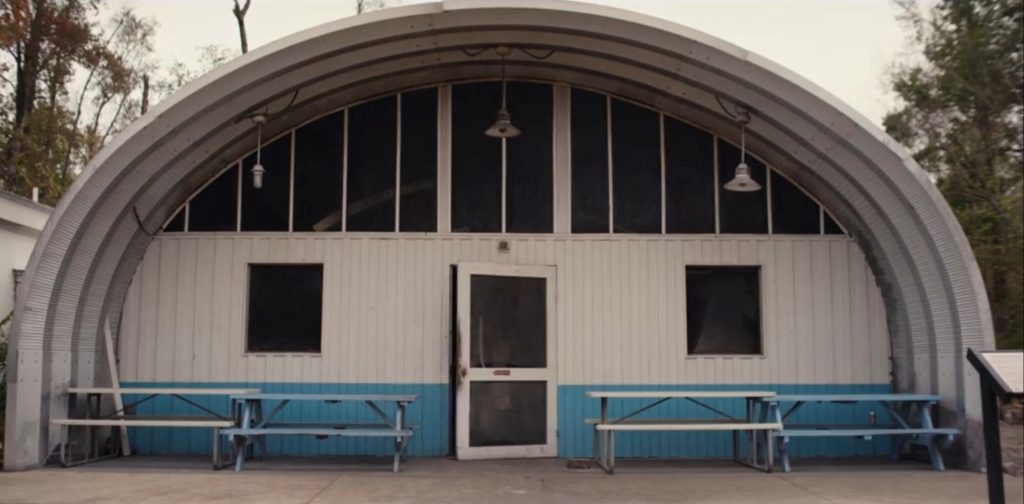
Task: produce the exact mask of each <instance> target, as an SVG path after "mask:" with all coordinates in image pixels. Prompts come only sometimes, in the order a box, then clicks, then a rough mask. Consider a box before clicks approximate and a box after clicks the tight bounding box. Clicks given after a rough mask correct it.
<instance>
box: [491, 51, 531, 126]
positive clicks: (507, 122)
mask: <svg viewBox="0 0 1024 504" xmlns="http://www.w3.org/2000/svg"><path fill="white" fill-rule="evenodd" d="M495 52H496V53H498V55H499V56H501V108H500V109H498V118H497V120H495V121H494V124H492V125H491V127H490V128H487V130H486V131H484V134H485V135H487V136H489V137H494V138H515V137H517V136H519V135H521V134H522V131H519V128H517V127H515V126H514V125H513V124H512V114H509V113H508V109H506V108H505V106H506V105H505V95H506V92H505V87H506V85H505V56H508V55H509V54H510V53H511V52H512V49H511V48H509V47H507V46H498V48H497V49H495Z"/></svg>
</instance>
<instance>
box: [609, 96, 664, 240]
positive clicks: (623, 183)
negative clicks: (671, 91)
mask: <svg viewBox="0 0 1024 504" xmlns="http://www.w3.org/2000/svg"><path fill="white" fill-rule="evenodd" d="M658 122H659V119H658V113H657V112H654V111H652V110H648V109H645V108H643V107H638V106H636V105H632V104H629V103H626V102H623V101H619V100H612V174H613V180H612V191H613V192H614V195H613V198H612V216H613V218H614V220H615V232H616V233H660V232H661V148H660V144H661V128H660V126H659V123H658Z"/></svg>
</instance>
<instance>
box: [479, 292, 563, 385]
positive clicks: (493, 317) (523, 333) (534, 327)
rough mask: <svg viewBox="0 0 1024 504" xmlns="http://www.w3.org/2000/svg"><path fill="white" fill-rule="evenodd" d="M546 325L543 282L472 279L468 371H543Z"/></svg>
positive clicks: (545, 296) (545, 293)
mask: <svg viewBox="0 0 1024 504" xmlns="http://www.w3.org/2000/svg"><path fill="white" fill-rule="evenodd" d="M547 320H548V319H547V280H545V279H543V278H531V277H506V276H491V275H473V276H472V278H471V279H470V338H471V339H470V344H469V351H470V356H469V361H470V365H471V366H472V367H494V368H522V367H532V368H542V367H545V366H546V365H547Z"/></svg>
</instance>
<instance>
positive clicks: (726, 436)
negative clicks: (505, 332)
mask: <svg viewBox="0 0 1024 504" xmlns="http://www.w3.org/2000/svg"><path fill="white" fill-rule="evenodd" d="M588 390H604V391H657V390H693V391H712V390H715V391H723V390H744V391H746V390H769V391H774V392H776V393H778V394H869V393H872V394H882V393H888V392H891V391H892V387H891V386H890V385H888V384H870V385H691V386H679V385H563V386H560V387H558V430H559V438H558V456H559V457H590V456H591V452H592V451H593V443H594V441H593V439H594V437H593V432H594V431H593V428H592V427H590V426H588V425H585V424H584V420H585V419H587V418H598V417H600V416H601V408H600V404H601V403H600V401H599V400H597V399H591V398H588V397H585V396H584V395H583V394H584V392H586V391H588ZM652 402H654V401H653V400H645V399H629V400H611V401H609V402H608V416H609V417H616V416H622V415H626V414H629V413H631V412H633V411H636V410H638V409H640V408H642V407H644V406H646V405H648V404H651V403H652ZM703 402H704V403H705V404H707V405H709V406H711V407H713V408H715V409H718V410H720V411H723V412H725V413H728V414H729V415H732V416H736V417H742V416H743V415H744V411H743V409H744V403H743V401H742V400H736V399H711V400H706V401H703ZM869 411H875V412H876V414H877V417H876V419H877V422H878V423H888V422H889V421H890V417H889V415H888V413H887V412H883V411H882V406H881V405H879V404H877V403H876V404H853V405H850V404H805V405H804V407H803V408H801V409H800V410H799V411H797V412H796V413H794V414H793V415H792V416H791V417H790V419H791V420H789V421H792V422H794V423H809V424H824V423H840V424H858V423H861V424H867V422H868V412H869ZM714 417H715V414H714V413H712V412H710V411H708V410H706V409H704V408H701V407H700V406H697V405H695V404H693V403H691V402H688V401H685V400H681V399H673V400H670V401H667V402H665V403H662V404H660V405H658V406H655V407H654V408H651V409H649V410H647V411H645V412H643V413H641V414H639V415H637V416H636V417H635V418H714ZM889 446H890V445H889V439H887V438H876V439H875V440H872V441H862V440H856V439H851V438H800V439H793V440H791V442H790V454H791V455H793V456H794V457H800V456H804V457H806V456H815V457H851V456H876V455H883V454H888V453H889ZM615 456H617V457H636V458H725V457H731V456H732V434H731V433H729V432H642V433H641V432H620V433H617V434H616V435H615Z"/></svg>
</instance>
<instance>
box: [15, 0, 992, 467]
mask: <svg viewBox="0 0 1024 504" xmlns="http://www.w3.org/2000/svg"><path fill="white" fill-rule="evenodd" d="M503 77H506V78H507V86H504V85H503V81H502V80H501V79H502V78H503ZM503 90H505V91H504V93H503ZM502 107H504V108H507V109H508V111H509V112H510V113H511V117H512V123H513V124H514V125H515V126H516V127H517V128H518V129H519V130H521V133H522V134H521V135H519V136H516V137H511V138H494V137H492V136H488V135H486V134H485V130H487V129H488V128H489V127H490V126H491V124H492V123H493V122H494V120H495V117H496V111H497V110H498V109H499V108H502ZM748 114H749V117H750V120H749V124H748V125H747V126H746V130H745V134H744V133H742V132H741V130H742V128H741V125H742V123H743V122H744V119H745V117H746V116H747V115H748ZM256 115H262V116H265V117H267V119H268V121H267V122H266V124H265V125H264V126H262V129H261V130H260V133H259V135H260V136H259V140H260V141H259V142H258V132H257V126H256V125H254V122H253V121H252V117H253V116H256ZM492 133H493V132H492ZM744 138H745V148H746V149H747V150H748V151H749V152H747V154H746V164H747V165H749V168H750V171H751V175H752V178H753V180H754V181H755V182H756V183H757V184H758V185H759V186H760V189H759V190H756V191H752V192H737V191H734V190H730V188H726V187H725V186H726V185H727V182H728V181H729V180H730V179H732V178H733V177H734V176H735V175H736V173H737V170H736V168H737V165H738V163H740V160H741V157H742V154H741V150H742V149H741V148H740V147H739V146H740V145H741V144H742V143H743V141H744ZM257 156H258V157H259V159H260V162H259V165H260V166H261V167H262V168H263V170H262V171H261V170H260V169H257V168H256V165H257V162H256V159H257ZM257 179H260V180H259V181H257ZM54 215H55V217H54V219H53V221H52V222H51V223H50V224H49V226H48V227H47V229H46V231H45V233H44V235H43V237H42V239H41V241H40V245H39V247H38V249H37V252H36V254H35V259H34V261H33V263H32V265H31V266H30V269H29V273H28V275H27V284H26V286H27V292H26V295H25V296H24V298H23V299H22V300H21V301H20V302H19V304H18V308H17V315H16V320H15V327H14V334H15V340H14V347H13V348H14V350H15V351H12V353H11V356H12V357H11V365H12V373H13V375H14V376H15V377H16V379H13V380H11V382H10V385H9V390H8V397H9V399H8V401H9V403H8V415H9V417H8V421H7V425H8V426H9V430H8V434H7V444H6V446H7V450H6V457H7V459H6V461H5V467H8V468H22V467H31V466H35V465H38V464H40V463H42V462H43V461H44V460H46V458H47V456H48V454H49V453H51V452H52V450H53V448H54V446H56V437H55V433H54V432H53V431H52V430H51V429H49V424H48V420H49V418H59V417H60V416H61V415H64V414H65V409H66V407H67V398H66V395H64V394H62V393H61V390H62V389H63V388H65V387H67V386H68V385H70V384H77V385H85V384H91V383H97V384H102V383H104V382H105V381H106V380H107V377H106V372H105V371H104V369H105V363H104V361H103V358H102V355H103V348H102V346H101V343H100V342H101V341H102V337H101V336H100V335H102V329H101V328H102V326H103V323H104V321H105V320H108V319H109V320H110V321H111V324H112V326H113V327H114V331H115V334H116V335H117V336H116V345H117V353H118V356H119V364H118V365H119V373H120V376H121V380H122V382H124V383H126V384H129V385H133V384H179V385H188V386H215V385H226V384H229V385H239V384H245V385H252V386H258V387H260V388H262V389H264V390H265V391H338V392H340V391H381V392H410V393H415V394H418V395H419V396H420V399H419V400H418V401H417V402H416V403H415V404H414V405H413V406H412V407H411V409H410V410H409V415H410V417H411V421H412V422H413V423H415V424H418V426H419V427H418V429H417V431H416V435H415V436H414V438H413V440H412V443H411V445H410V453H411V454H412V455H421V456H424V455H430V456H435V455H445V454H449V453H459V452H461V451H462V450H468V449H472V448H474V447H480V446H506V447H509V449H508V450H505V451H503V454H504V455H509V454H512V455H515V454H521V455H524V456H525V455H537V454H541V455H549V456H556V455H557V456H560V457H575V456H583V455H586V454H587V453H589V450H590V437H589V431H588V430H587V428H586V426H585V425H584V422H583V420H584V418H586V417H587V416H593V414H594V412H595V411H596V408H597V405H596V403H594V401H593V400H588V399H585V398H584V396H583V391H584V390H592V389H598V388H599V389H608V388H614V387H621V388H628V389H637V388H709V389H722V388H730V387H736V388H739V387H742V388H744V389H748V388H758V389H770V390H777V391H780V392H787V391H788V392H793V391H820V392H844V391H845V392H852V391H889V390H897V391H917V392H928V393H936V394H941V395H942V397H943V404H942V408H941V412H939V415H938V417H939V421H940V422H941V423H942V424H944V425H953V426H958V427H961V428H962V429H964V433H965V435H964V436H963V437H962V439H961V443H960V445H959V448H960V449H961V450H962V451H964V452H965V453H966V454H967V456H968V457H969V458H972V460H977V454H978V453H979V452H980V449H981V448H980V443H979V440H980V430H979V427H978V426H979V425H980V417H979V415H980V413H979V407H978V404H977V403H978V398H977V397H976V391H977V386H976V384H975V380H976V376H974V375H973V374H972V372H971V371H970V370H969V369H968V368H967V367H966V366H964V360H963V355H964V353H965V351H966V348H967V347H969V346H970V347H977V348H991V347H992V346H993V335H992V324H991V319H990V314H989V311H988V302H987V298H986V297H985V290H984V286H983V284H982V281H981V278H980V276H979V274H978V270H977V265H976V263H975V261H974V257H973V255H972V253H971V250H970V248H969V246H968V244H967V241H966V239H965V237H964V235H963V232H962V230H961V229H960V227H959V225H958V224H957V222H956V220H955V218H954V217H953V214H952V213H951V211H950V209H949V207H948V206H947V204H946V202H945V201H944V200H943V199H942V197H941V195H940V194H939V193H938V191H937V190H936V188H935V187H934V186H933V185H932V183H931V182H930V181H929V180H928V178H927V177H926V176H925V174H924V173H923V172H922V171H921V169H920V168H919V167H918V166H917V165H916V164H915V163H914V161H913V160H912V159H911V157H910V156H909V155H908V154H907V152H906V151H905V150H904V149H903V148H902V147H900V146H898V145H897V144H895V142H893V141H892V140H891V139H890V138H888V137H887V136H885V134H884V133H882V132H881V131H879V130H878V128H877V127H876V126H874V125H872V124H870V123H869V122H868V121H867V120H865V119H864V118H862V117H861V116H860V115H858V114H857V113H856V112H854V111H852V110H851V109H849V108H848V107H846V106H845V105H843V104H841V103H839V102H838V101H837V100H836V99H835V98H834V97H832V96H830V95H828V94H827V93H825V92H824V91H822V90H820V89H818V88H817V87H815V86H814V85H812V84H810V83H808V82H806V81H804V80H802V79H801V78H800V77H798V76H796V75H793V74H792V73H790V72H788V71H786V70H785V69H782V68H780V67H778V66H777V65H775V64H773V63H771V62H768V61H765V60H764V59H762V58H760V57H758V56H756V55H754V54H751V53H749V52H747V51H744V50H742V49H740V48H737V47H735V46H732V45H729V44H728V43H726V42H723V41H721V40H717V39H714V38H712V37H709V36H707V35H705V34H702V33H699V32H695V31H693V30H689V29H686V28H683V27H680V26H677V25H674V24H670V23H667V22H664V21H662V20H658V19H652V18H649V17H645V16H640V15H636V14H632V13H628V12H623V11H618V10H613V9H606V8H603V7H596V6H592V5H583V4H574V3H562V2H478V1H471V0H466V1H446V2H442V3H433V4H422V5H414V6H408V7H401V8H396V9H387V10H383V11H379V12H375V13H372V14H367V15H363V16H359V17H356V18H349V19H343V20H340V21H337V22H333V23H328V24H325V25H322V26H319V27H316V28H313V29H310V30H307V31H304V32H301V33H297V34H295V35H293V36H290V37H288V38H285V39H282V40H280V41H277V42H275V43H272V44H269V45H268V46H266V47H263V48H260V49H258V50H256V51H253V52H251V53H249V54H247V55H244V56H242V57H240V58H238V59H237V60H234V61H232V62H230V63H228V64H226V65H224V66H223V67H221V68H218V69H217V70H215V71H214V72H212V73H211V74H209V75H207V76H204V77H203V78H201V79H199V80H198V81H197V82H194V83H192V84H191V85H189V86H188V87H186V88H185V89H183V90H182V91H180V92H178V93H176V94H175V95H173V96H172V97H171V98H169V99H167V100H166V101H165V102H164V103H162V104H161V105H160V106H159V107H157V108H156V109H155V110H153V111H152V112H150V113H149V114H147V115H146V116H145V117H143V118H142V119H140V120H139V121H137V122H136V123H135V124H133V125H132V126H131V127H130V128H129V129H128V130H127V131H126V132H124V133H123V134H122V135H121V136H120V137H119V138H118V139H117V140H115V141H114V142H113V143H112V144H111V145H109V146H108V147H106V148H105V149H104V150H103V151H102V152H101V153H100V154H99V155H98V156H97V158H96V159H95V160H93V162H92V163H91V164H90V165H89V167H88V168H87V169H86V170H85V172H84V173H83V174H82V176H81V177H79V179H78V180H77V181H76V182H75V185H74V186H73V187H72V189H71V190H70V191H69V193H68V195H67V196H66V197H65V198H64V200H62V201H61V203H60V205H59V206H58V207H57V209H56V211H55V214H54ZM44 364H45V365H44ZM155 407H156V408H157V409H161V408H165V407H164V406H160V405H157V406H155ZM674 407H677V408H683V407H684V406H674ZM322 414H323V412H322V410H320V409H317V408H311V409H309V410H305V411H304V412H303V413H302V414H301V415H300V418H295V419H296V420H303V419H316V418H319V417H320V416H321V415H322ZM353 414H355V413H353ZM802 414H805V415H808V417H809V418H813V417H818V418H819V419H822V418H824V417H828V416H830V415H835V414H837V413H836V412H835V411H834V410H830V409H828V408H826V407H821V408H818V409H814V408H808V409H807V410H805V411H804V412H802ZM856 414H857V415H863V416H864V417H865V418H866V417H867V416H868V414H869V412H868V411H860V412H856ZM208 436H209V433H198V432H197V433H183V432H177V431H176V432H169V431H160V430H154V431H148V432H147V431H139V432H135V433H133V445H132V446H133V449H134V450H135V451H137V452H142V453H147V452H148V453H192V452H202V451H204V450H206V449H208V448H207V447H208V446H209V444H210V443H209V442H208ZM727 446H728V441H727V437H726V435H722V436H716V435H714V434H712V435H707V434H693V435H686V434H680V435H651V436H650V437H642V436H637V437H634V438H629V437H628V436H627V437H624V438H623V441H622V442H621V443H620V445H619V447H618V450H619V454H620V456H639V457H645V456H646V457H661V456H683V457H708V456H725V455H726V453H727ZM883 448H884V449H887V445H886V446H885V447H880V446H876V445H875V444H873V443H863V444H854V443H853V442H852V441H850V440H846V441H842V440H840V441H820V442H819V441H808V442H807V443H799V442H798V443H795V446H794V449H795V450H796V453H797V454H800V453H805V454H818V455H830V456H849V455H857V454H874V453H877V452H878V451H880V450H883ZM270 449H271V451H272V452H275V453H295V454H317V453H348V454H359V453H384V452H385V451H386V450H387V447H386V446H384V443H380V445H379V446H378V444H376V443H374V442H367V441H359V440H357V441H351V442H350V441H335V440H332V441H324V442H317V441H314V440H298V441H291V440H286V441H279V442H277V444H274V442H272V443H271V445H270Z"/></svg>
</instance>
